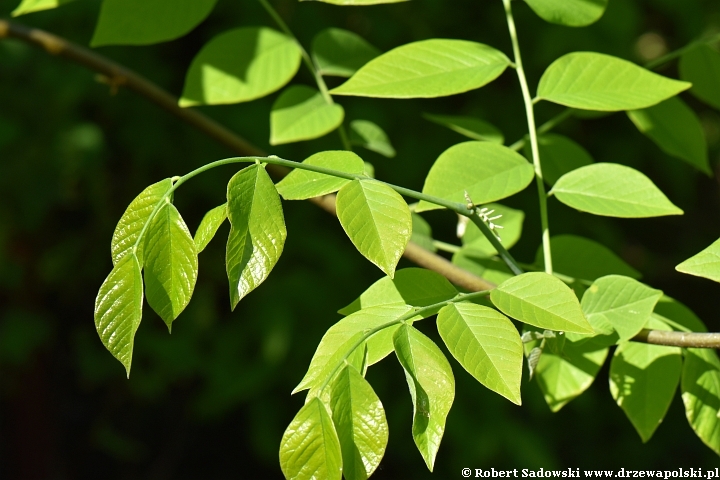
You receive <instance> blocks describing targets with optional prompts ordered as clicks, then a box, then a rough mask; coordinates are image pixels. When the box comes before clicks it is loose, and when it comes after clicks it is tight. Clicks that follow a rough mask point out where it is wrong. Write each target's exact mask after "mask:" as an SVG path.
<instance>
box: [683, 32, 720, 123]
mask: <svg viewBox="0 0 720 480" xmlns="http://www.w3.org/2000/svg"><path fill="white" fill-rule="evenodd" d="M679 69H680V78H682V79H683V80H686V81H688V82H690V83H692V87H691V88H690V93H692V94H693V95H695V96H696V97H697V98H699V99H700V100H702V101H703V102H705V103H707V104H708V105H711V106H713V107H715V108H718V109H720V89H719V88H718V85H720V53H718V52H717V51H716V50H713V49H712V48H711V47H709V46H707V45H699V46H697V47H695V48H692V49H690V50H688V51H686V52H685V53H683V54H682V56H681V57H680V65H679Z"/></svg>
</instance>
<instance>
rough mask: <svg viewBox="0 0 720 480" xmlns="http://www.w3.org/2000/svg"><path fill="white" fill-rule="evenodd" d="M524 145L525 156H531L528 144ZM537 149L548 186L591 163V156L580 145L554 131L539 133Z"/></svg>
mask: <svg viewBox="0 0 720 480" xmlns="http://www.w3.org/2000/svg"><path fill="white" fill-rule="evenodd" d="M525 147H526V151H527V155H526V156H527V158H532V157H531V156H530V146H529V144H525ZM538 150H539V151H540V159H541V160H542V173H543V180H544V181H545V183H547V184H548V185H550V186H553V185H555V182H557V181H558V179H559V178H560V177H562V176H563V175H565V174H566V173H568V172H571V171H573V170H576V169H578V168H581V167H584V166H586V165H591V164H592V163H593V159H592V157H591V156H590V154H589V153H588V152H587V150H585V149H584V148H583V147H582V146H580V145H579V144H578V143H576V142H574V141H572V140H570V139H569V138H567V137H564V136H562V135H557V134H555V133H546V134H545V135H541V136H540V137H539V138H538Z"/></svg>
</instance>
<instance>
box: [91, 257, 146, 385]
mask: <svg viewBox="0 0 720 480" xmlns="http://www.w3.org/2000/svg"><path fill="white" fill-rule="evenodd" d="M142 303H143V282H142V275H141V273H140V263H139V262H138V259H137V257H136V256H135V255H134V254H132V253H131V254H130V255H125V256H124V257H122V259H120V261H119V262H118V263H117V265H115V268H113V269H112V272H110V275H108V277H107V278H106V279H105V281H104V282H103V284H102V285H101V286H100V291H99V292H98V295H97V298H96V299H95V328H96V329H97V332H98V335H100V340H102V343H103V345H105V348H107V349H108V350H109V351H110V353H112V355H113V357H115V358H117V359H118V360H120V363H122V364H123V365H124V366H125V371H127V375H128V378H130V366H131V364H132V354H133V343H134V341H135V332H136V331H137V329H138V327H139V326H140V320H141V319H142Z"/></svg>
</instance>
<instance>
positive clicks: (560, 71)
mask: <svg viewBox="0 0 720 480" xmlns="http://www.w3.org/2000/svg"><path fill="white" fill-rule="evenodd" d="M688 88H690V84H689V83H687V82H681V81H678V80H672V79H670V78H666V77H663V76H661V75H658V74H656V73H653V72H651V71H649V70H646V69H644V68H642V67H639V66H637V65H635V64H634V63H631V62H628V61H627V60H622V59H620V58H617V57H612V56H610V55H604V54H602V53H594V52H573V53H568V54H567V55H564V56H562V57H560V58H559V59H557V60H555V61H554V62H553V63H552V64H551V65H550V66H549V67H548V68H547V70H545V73H544V74H543V76H542V78H541V79H540V85H539V86H538V93H537V96H538V98H539V99H541V100H548V101H550V102H553V103H559V104H560V105H565V106H566V107H572V108H580V109H585V110H601V111H607V112H615V111H619V110H634V109H638V108H645V107H650V106H652V105H655V104H656V103H659V102H662V101H663V100H666V99H668V98H670V97H672V96H674V95H677V94H678V93H680V92H682V91H683V90H687V89H688Z"/></svg>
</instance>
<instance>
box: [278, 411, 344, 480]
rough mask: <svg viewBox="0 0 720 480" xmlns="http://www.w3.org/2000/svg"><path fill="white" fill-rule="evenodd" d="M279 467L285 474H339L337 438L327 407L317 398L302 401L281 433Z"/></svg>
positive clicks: (330, 479) (331, 477) (334, 477)
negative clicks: (302, 403) (302, 404)
mask: <svg viewBox="0 0 720 480" xmlns="http://www.w3.org/2000/svg"><path fill="white" fill-rule="evenodd" d="M280 468H282V471H283V474H284V475H285V478H293V479H295V478H298V479H305V478H318V479H320V478H323V479H327V480H340V479H341V478H342V473H343V460H342V453H341V452H340V440H339V439H338V434H337V432H336V431H335V426H334V425H333V422H332V419H331V418H330V414H329V413H328V410H327V407H326V406H325V404H323V402H322V401H320V399H319V398H313V399H312V400H310V401H309V402H308V403H306V404H305V405H304V406H303V407H302V408H301V409H300V411H299V412H298V413H297V415H295V418H293V420H292V422H290V425H289V426H288V428H287V430H285V433H283V436H282V440H281V441H280Z"/></svg>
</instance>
